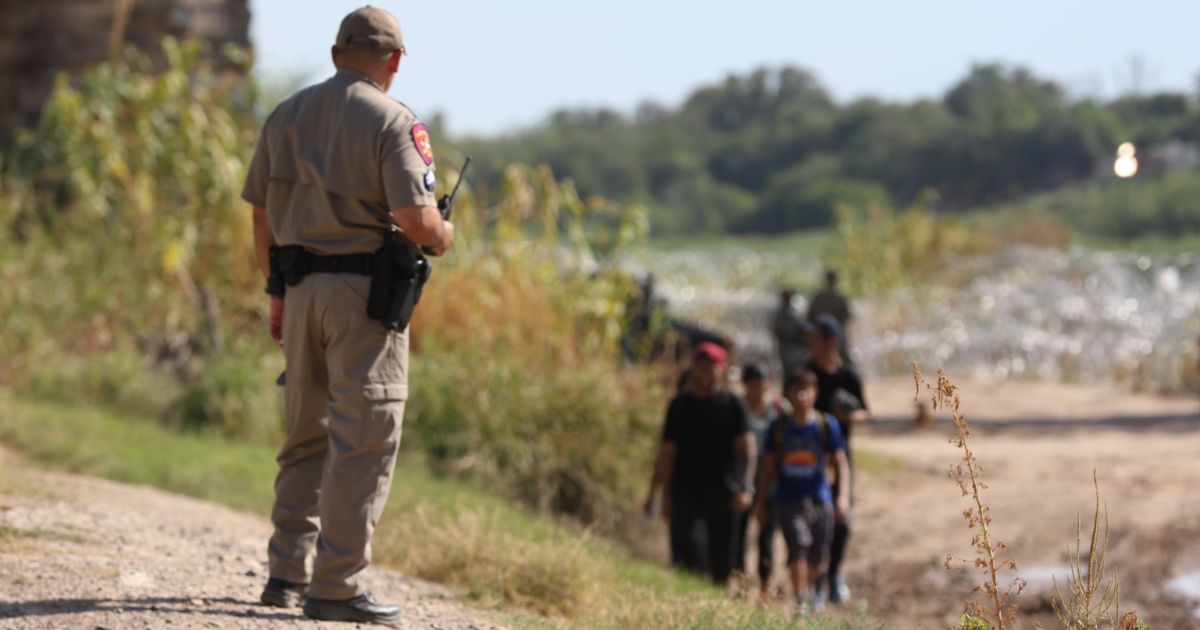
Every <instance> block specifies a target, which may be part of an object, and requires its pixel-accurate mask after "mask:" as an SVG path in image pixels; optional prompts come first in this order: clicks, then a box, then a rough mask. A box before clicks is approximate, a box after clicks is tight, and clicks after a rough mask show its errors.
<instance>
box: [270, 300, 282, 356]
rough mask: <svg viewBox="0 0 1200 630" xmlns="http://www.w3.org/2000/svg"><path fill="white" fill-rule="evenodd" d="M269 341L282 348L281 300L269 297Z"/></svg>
mask: <svg viewBox="0 0 1200 630" xmlns="http://www.w3.org/2000/svg"><path fill="white" fill-rule="evenodd" d="M271 339H274V340H275V343H277V344H279V346H280V347H283V298H280V297H274V296H272V297H271Z"/></svg>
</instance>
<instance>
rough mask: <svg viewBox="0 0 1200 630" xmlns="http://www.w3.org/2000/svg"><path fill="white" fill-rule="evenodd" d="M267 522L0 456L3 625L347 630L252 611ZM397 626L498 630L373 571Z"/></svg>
mask: <svg viewBox="0 0 1200 630" xmlns="http://www.w3.org/2000/svg"><path fill="white" fill-rule="evenodd" d="M269 534H270V525H269V524H268V523H267V522H266V521H264V520H263V519H260V518H257V517H254V516H250V515H246V514H242V513H239V512H234V511H232V510H228V509H225V508H222V507H219V506H216V505H213V504H210V503H205V502H202V501H196V500H193V499H188V498H184V497H179V496H175V495H170V494H166V493H164V492H159V491H156V490H153V489H150V488H144V487H135V486H128V485H123V484H118V483H113V482H109V481H104V480H99V479H91V478H86V477H80V476H76V475H68V474H62V473H54V472H47V471H42V470H37V469H34V468H32V467H30V466H28V465H26V464H24V463H22V462H20V461H19V459H18V456H17V455H14V454H13V453H11V452H5V451H2V450H0V628H87V629H101V628H103V629H109V630H119V629H120V630H124V629H126V628H163V627H170V628H319V627H327V628H347V627H354V626H353V625H352V624H341V623H316V622H312V621H309V620H306V619H305V618H304V617H303V616H302V615H301V614H300V611H299V609H295V610H286V611H284V610H280V609H273V608H266V607H263V606H259V605H257V604H256V602H257V599H258V594H259V591H260V589H261V587H262V584H263V583H264V582H265V580H266V566H265V541H266V540H267V537H268V535H269ZM369 588H370V589H371V591H372V592H373V593H374V594H376V596H377V597H378V598H379V599H381V600H383V601H387V602H394V603H399V604H401V605H402V606H403V608H404V620H403V623H402V625H401V626H400V627H403V628H438V629H445V630H468V629H476V628H480V629H481V628H494V627H495V626H494V625H493V624H491V623H489V622H485V621H481V620H480V619H479V618H477V617H478V616H477V615H472V614H471V613H470V612H468V611H466V610H463V609H462V608H461V607H460V606H458V605H456V604H455V603H454V602H453V601H451V600H449V599H448V593H447V592H446V591H445V590H444V589H442V588H441V587H438V586H435V585H432V584H428V583H425V582H421V581H418V580H414V579H410V578H406V577H404V576H401V575H398V574H396V573H393V572H390V571H386V570H376V569H372V570H371V573H370V576H369Z"/></svg>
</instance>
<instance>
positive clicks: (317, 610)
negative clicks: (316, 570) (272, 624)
mask: <svg viewBox="0 0 1200 630" xmlns="http://www.w3.org/2000/svg"><path fill="white" fill-rule="evenodd" d="M304 616H305V617H308V618H309V619H320V620H322V621H358V622H362V623H379V624H385V625H391V624H394V623H398V622H399V621H400V607H399V606H387V605H384V604H379V603H377V602H376V601H375V600H374V599H373V598H372V597H371V595H370V593H363V594H362V595H359V596H358V597H355V598H352V599H318V598H316V597H309V598H307V599H305V600H304Z"/></svg>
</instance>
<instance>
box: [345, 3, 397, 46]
mask: <svg viewBox="0 0 1200 630" xmlns="http://www.w3.org/2000/svg"><path fill="white" fill-rule="evenodd" d="M334 45H335V46H337V49H338V50H343V51H352V50H365V51H371V52H387V51H391V50H401V51H402V50H404V38H403V37H401V36H400V21H399V20H397V19H396V16H394V15H392V14H391V13H388V12H387V11H385V10H383V9H380V8H379V7H373V6H370V5H367V6H365V7H363V8H361V9H355V10H354V11H353V12H351V13H350V15H347V16H346V17H345V18H342V25H341V27H340V28H338V34H337V43H336V44H334Z"/></svg>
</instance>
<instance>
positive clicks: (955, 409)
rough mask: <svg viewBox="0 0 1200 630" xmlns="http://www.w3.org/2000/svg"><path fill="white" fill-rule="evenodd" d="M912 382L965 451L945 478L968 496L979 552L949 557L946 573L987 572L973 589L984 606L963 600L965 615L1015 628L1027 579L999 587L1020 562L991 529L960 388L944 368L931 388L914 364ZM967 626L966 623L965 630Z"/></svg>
mask: <svg viewBox="0 0 1200 630" xmlns="http://www.w3.org/2000/svg"><path fill="white" fill-rule="evenodd" d="M913 382H914V384H915V387H916V393H915V394H914V397H913V398H914V400H918V399H920V396H921V388H922V386H924V387H925V388H926V389H927V390H929V391H931V392H932V396H931V402H932V405H933V408H934V410H939V409H941V410H947V411H949V412H950V417H951V419H953V421H954V429H955V434H954V436H953V437H951V438H950V442H951V443H952V444H954V445H955V446H956V447H958V448H959V450H961V451H962V461H961V462H959V463H958V464H951V465H950V468H949V470H948V471H947V476H948V477H950V478H951V479H953V480H954V481H955V483H957V484H958V487H959V490H960V491H961V492H962V496H964V497H968V498H969V499H970V501H971V506H970V507H968V508H967V509H966V510H963V518H964V519H965V520H966V522H967V527H968V528H970V529H972V530H974V531H976V532H977V533H976V534H975V535H973V536H972V537H971V546H972V547H973V548H974V549H975V557H974V558H956V557H954V556H953V555H947V556H946V561H945V565H946V569H947V570H949V569H951V568H952V567H953V566H954V565H960V566H973V567H975V568H976V569H978V570H979V571H981V572H982V573H983V580H982V581H981V582H980V583H979V584H978V585H977V586H976V587H975V592H976V593H983V594H984V596H985V603H983V604H981V603H979V602H978V601H975V600H974V599H969V600H967V601H966V602H965V613H966V614H967V615H968V616H969V617H973V618H977V619H980V620H983V621H985V622H987V623H988V624H990V625H991V626H992V627H994V628H996V630H1004V629H1005V628H1011V627H1012V626H1013V622H1014V621H1015V620H1016V617H1017V607H1016V605H1015V604H1013V603H1012V599H1013V598H1014V597H1015V596H1016V595H1017V594H1019V593H1020V592H1021V590H1022V589H1023V588H1024V587H1025V581H1024V580H1022V579H1021V578H1020V577H1014V578H1013V580H1012V582H1010V583H1008V584H1006V585H1003V586H1002V585H1001V584H1000V572H1001V571H1002V570H1003V569H1009V570H1012V571H1016V570H1017V563H1016V561H1015V560H1012V559H1004V558H1003V557H1002V556H1001V553H1002V552H1003V550H1004V549H1005V548H1006V545H1005V543H1004V541H1002V540H1000V539H998V538H996V537H995V533H994V532H993V530H992V517H991V508H990V507H988V505H987V503H986V502H985V501H984V498H983V491H984V490H986V489H987V484H985V483H983V480H982V477H981V474H982V473H983V466H982V465H981V464H980V463H979V461H978V459H977V458H976V457H975V453H974V451H972V450H971V445H970V440H969V438H970V435H971V427H970V425H969V424H968V423H967V418H966V415H964V414H963V412H962V401H961V399H960V398H959V396H958V387H957V386H955V385H954V383H953V382H952V381H951V380H950V378H949V377H948V376H946V372H945V371H944V370H938V377H937V384H936V385H929V384H926V383H925V381H924V377H923V376H922V375H921V370H920V368H919V367H917V364H916V363H914V364H913ZM968 625H969V624H967V623H965V622H964V624H963V626H964V627H966V626H968Z"/></svg>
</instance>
